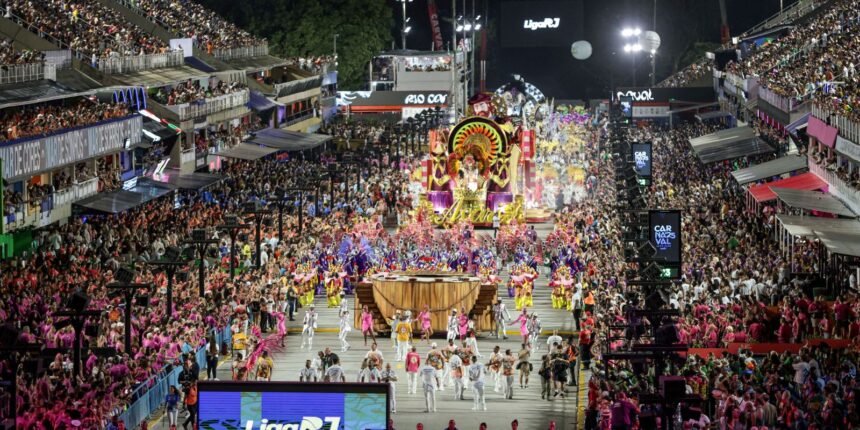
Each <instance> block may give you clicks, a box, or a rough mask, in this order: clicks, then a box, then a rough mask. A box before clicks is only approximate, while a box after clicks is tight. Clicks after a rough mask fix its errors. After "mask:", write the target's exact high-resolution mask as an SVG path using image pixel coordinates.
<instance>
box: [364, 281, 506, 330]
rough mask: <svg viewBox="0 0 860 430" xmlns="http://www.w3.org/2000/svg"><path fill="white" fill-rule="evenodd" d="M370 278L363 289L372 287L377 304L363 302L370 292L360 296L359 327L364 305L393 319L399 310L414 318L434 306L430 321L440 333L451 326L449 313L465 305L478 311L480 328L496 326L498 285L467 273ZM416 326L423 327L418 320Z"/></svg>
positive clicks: (477, 320)
mask: <svg viewBox="0 0 860 430" xmlns="http://www.w3.org/2000/svg"><path fill="white" fill-rule="evenodd" d="M368 281H369V282H368V283H365V284H363V285H360V286H359V288H362V289H365V290H366V289H367V288H370V289H371V291H372V298H373V299H372V300H373V302H374V303H373V304H371V303H361V301H362V297H364V301H365V302H367V301H368V299H369V298H370V297H371V295H370V294H368V293H367V292H365V293H364V294H357V295H356V297H357V300H356V303H355V305H356V312H355V317H356V326H357V327H361V322H360V319H361V306H362V305H364V304H367V305H368V306H369V307H370V308H371V309H373V308H374V307H375V308H376V309H377V310H378V312H380V313H381V315H382V316H384V317H385V318H391V317H392V316H393V315H394V313H395V311H396V310H400V311H401V312H403V311H406V310H410V311H412V318H413V320H415V319H417V317H418V313H419V312H421V311H422V310H423V309H424V305H425V304H426V305H429V306H430V315H431V318H430V322H431V326H432V327H433V331H434V332H436V333H440V332H444V331H446V330H447V329H448V315H449V314H450V313H451V309H455V308H456V309H457V312H458V313H459V312H461V308H465V309H466V313H467V314H469V313H472V312H474V314H475V320H476V329H477V330H479V331H481V330H492V328H493V327H492V324H493V318H492V303H493V302H494V301H495V300H496V292H497V290H496V286H495V285H482V284H481V280H480V279H479V278H477V277H474V276H470V275H467V274H463V273H445V272H441V273H434V272H422V273H402V272H394V273H388V274H376V275H372V276H370V278H369V279H368ZM374 304H375V306H373V305H374ZM414 329H416V330H417V329H420V327H419V325H418V323H417V322H416V324H415V326H414ZM417 333H418V332H417V331H416V337H417V336H418V334H417Z"/></svg>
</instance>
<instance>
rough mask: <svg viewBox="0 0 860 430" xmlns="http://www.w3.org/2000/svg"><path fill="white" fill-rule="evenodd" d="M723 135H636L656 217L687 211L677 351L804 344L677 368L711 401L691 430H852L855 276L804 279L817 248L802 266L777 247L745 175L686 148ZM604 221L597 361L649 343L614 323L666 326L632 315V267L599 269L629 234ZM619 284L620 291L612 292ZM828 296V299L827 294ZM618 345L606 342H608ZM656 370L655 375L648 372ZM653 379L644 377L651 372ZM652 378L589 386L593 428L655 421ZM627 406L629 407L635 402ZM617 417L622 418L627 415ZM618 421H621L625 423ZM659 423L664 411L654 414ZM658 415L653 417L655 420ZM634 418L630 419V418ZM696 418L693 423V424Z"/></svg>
mask: <svg viewBox="0 0 860 430" xmlns="http://www.w3.org/2000/svg"><path fill="white" fill-rule="evenodd" d="M713 130H714V128H713V126H710V127H709V126H706V125H703V124H687V125H683V126H681V127H679V128H676V129H672V130H666V129H659V128H650V129H649V128H645V129H642V128H640V129H637V130H635V131H633V132H631V134H630V135H629V137H630V138H634V137H639V138H642V139H650V140H652V141H653V143H654V145H653V148H654V154H653V162H654V164H653V166H654V176H653V178H654V179H655V182H654V184H653V185H652V187H651V188H650V191H649V198H650V200H651V201H650V203H649V205H648V206H649V207H672V208H679V209H681V210H682V213H683V214H684V215H683V232H682V243H684V247H685V248H684V265H683V267H682V269H681V279H680V281H679V282H675V283H673V285H672V286H671V287H670V288H669V289H668V290H667V291H666V300H667V304H666V305H665V306H667V307H670V308H675V309H677V310H679V311H680V312H681V316H680V317H679V318H678V319H677V321H676V323H675V324H674V326H673V327H674V329H673V330H674V332H675V334H676V336H677V342H680V343H683V344H687V345H689V346H690V347H694V348H724V347H727V346H729V345H730V344H733V343H736V342H740V343H754V344H755V343H768V342H770V343H780V344H785V345H788V344H794V345H801V347H800V350H799V352H794V353H792V352H791V351H794V350H793V349H791V348H786V350H785V351H784V352H771V353H770V354H767V355H765V356H761V355H754V354H752V353H751V352H750V351H745V350H743V349H742V350H741V351H739V352H738V353H737V354H732V353H728V352H725V353H722V354H714V353H711V354H704V355H701V356H697V355H696V354H688V355H687V359H686V361H684V362H682V364H681V365H680V366H679V369H680V370H679V371H680V374H681V375H683V377H684V378H685V381H686V385H687V387H686V390H687V394H699V395H701V396H702V398H703V399H704V403H703V404H702V405H701V409H700V410H701V412H702V413H701V414H689V415H687V414H685V416H687V417H688V419H685V420H684V423H683V424H681V423H678V426H679V427H680V426H681V425H683V427H684V428H696V429H704V428H712V427H714V426H717V428H720V429H735V430H738V429H742V430H751V429H754V428H762V426H765V427H767V428H790V429H798V428H837V427H840V426H847V427H848V428H851V427H856V426H857V425H860V415H858V409H857V407H858V405H857V403H856V394H857V393H856V390H857V386H858V385H857V382H856V363H857V360H858V357H857V352H856V351H857V348H856V346H857V345H858V343H857V342H858V340H860V320H858V318H857V316H858V315H860V302H858V300H857V290H856V287H857V286H856V278H854V277H853V276H852V277H850V278H849V277H846V279H845V280H843V281H841V282H844V283H840V284H839V285H837V286H836V287H835V288H833V289H832V290H830V291H829V293H828V292H826V291H814V290H813V288H812V285H813V284H811V283H809V282H808V281H805V280H802V277H797V276H792V274H796V273H816V272H818V269H819V267H818V258H817V252H818V251H817V249H816V248H815V247H814V246H799V248H798V250H797V251H796V253H795V255H794V256H793V258H792V257H791V256H789V255H786V254H785V253H783V252H782V251H781V250H780V247H779V245H778V244H777V243H775V242H774V241H773V240H772V239H771V238H772V237H773V229H774V228H776V224H775V221H774V215H775V211H774V210H773V208H770V207H766V208H765V209H764V210H762V211H760V212H759V213H750V212H748V211H747V209H746V205H745V203H744V202H745V196H744V190H742V189H739V188H738V187H736V186H733V184H732V183H731V182H732V181H733V179H732V177H731V175H730V174H729V173H730V172H731V171H732V170H733V169H734V168H736V167H738V165H741V166H743V165H746V164H748V162H749V160H737V161H736V162H734V163H730V162H725V163H716V164H710V165H707V166H702V165H701V163H699V162H698V160H697V159H696V158H695V156H694V155H693V154H692V152H691V151H690V148H689V143H688V141H689V139H690V138H691V137H698V136H701V135H704V134H707V133H710V132H712V131H713ZM611 181H612V166H611V163H610V165H609V166H607V168H606V169H605V170H604V171H603V172H602V175H601V183H604V184H605V183H608V186H606V188H605V190H604V191H605V193H598V197H597V199H598V200H599V199H601V198H602V197H599V196H600V195H601V194H605V195H607V196H608V197H606V198H608V199H609V201H611V200H614V196H613V195H612V194H614V190H613V189H612V185H611V184H612V182H611ZM593 204H594V203H593V202H592V201H589V200H585V201H583V202H580V203H578V205H581V206H579V207H574V210H573V211H572V213H573V215H570V216H574V217H576V216H578V215H576V214H587V215H579V216H590V215H591V214H592V213H593V212H590V210H591V209H594V207H593V206H591V205H593ZM594 216H595V217H596V221H598V222H594V223H593V224H592V226H591V227H588V225H589V224H585V223H583V224H584V225H586V227H585V228H584V229H583V230H582V232H581V234H583V235H587V234H592V235H596V236H597V237H600V238H601V239H603V240H601V241H598V245H601V244H602V245H603V246H597V247H596V248H597V249H593V248H595V247H593V246H591V247H589V248H592V249H589V250H588V253H589V254H591V256H594V255H596V256H597V261H596V262H597V263H598V264H597V265H596V269H597V270H596V271H595V274H596V276H594V277H593V278H592V282H593V285H606V286H608V287H610V288H596V289H595V290H594V291H595V295H596V298H597V300H596V302H597V303H598V306H596V308H595V315H594V316H595V317H594V324H595V325H596V328H595V332H597V333H601V334H600V335H599V336H596V339H595V340H596V343H597V346H595V350H596V351H612V350H616V349H618V348H621V347H629V346H630V345H635V344H642V343H649V341H648V340H647V338H640V337H639V335H640V334H641V333H643V332H647V329H645V330H643V331H638V330H635V329H631V330H629V331H626V332H625V331H621V330H616V329H612V330H610V329H609V328H608V324H610V322H611V324H615V325H617V324H619V323H621V324H623V323H628V324H634V325H635V324H648V325H651V324H660V322H659V321H650V322H649V321H647V319H640V318H635V317H633V316H632V315H633V314H631V313H629V311H628V310H629V309H630V308H632V307H637V306H641V303H643V300H644V297H643V296H642V295H641V293H640V292H639V291H638V290H637V289H631V288H628V287H627V286H626V285H625V281H624V279H623V278H618V277H617V276H618V275H617V274H618V273H623V271H622V269H623V267H621V268H619V267H615V266H613V265H612V264H610V263H605V264H603V265H601V264H599V263H600V262H601V261H602V259H601V258H600V257H599V256H600V255H601V250H602V249H603V247H604V246H607V245H608V244H613V243H617V241H618V239H619V238H618V237H616V236H617V235H619V234H620V231H621V229H620V228H619V227H620V225H619V223H618V220H617V219H616V216H615V215H613V214H609V215H596V214H595V215H594ZM612 286H618V287H620V288H618V287H615V288H611V287H612ZM828 294H829V295H828ZM610 335H612V336H616V337H614V338H612V339H609V338H607V337H604V336H610ZM818 339H843V340H847V341H848V342H850V344H849V346H848V347H847V348H830V347H828V346H827V345H823V346H822V345H819V344H816V343H815V342H814V341H816V340H818ZM650 367H651V368H652V369H653V366H650ZM646 369H647V368H646ZM652 377H653V371H648V370H644V369H643V368H642V367H641V365H640V364H638V363H635V362H633V363H630V362H627V361H612V362H608V363H607V362H601V363H599V364H598V369H597V370H596V371H595V372H594V373H593V374H592V380H591V382H590V383H589V388H588V406H587V417H586V418H587V420H586V423H585V425H586V429H595V428H609V427H610V425H611V426H612V427H613V428H614V427H615V426H616V425H622V426H624V428H631V427H632V426H634V425H635V424H636V423H635V421H636V416H637V413H641V414H643V415H644V414H653V413H654V412H655V411H654V410H651V411H647V410H646V409H647V408H646V407H645V406H644V405H640V404H639V399H641V397H642V395H645V394H652V393H655V392H656V391H657V387H655V386H654V385H653V384H652V383H651V381H652ZM628 397H629V398H628ZM619 411H620V412H619ZM617 412H618V413H617ZM657 415H659V413H657ZM652 416H653V415H652ZM631 417H632V418H631ZM690 417H693V418H690Z"/></svg>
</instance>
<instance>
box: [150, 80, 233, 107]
mask: <svg viewBox="0 0 860 430" xmlns="http://www.w3.org/2000/svg"><path fill="white" fill-rule="evenodd" d="M246 88H247V86H246V85H245V84H242V83H239V82H232V83H229V82H226V81H218V82H217V83H212V82H211V81H210V83H209V85H202V84H201V83H200V81H194V80H191V79H189V80H188V81H186V82H184V83H181V84H176V85H174V86H173V87H161V88H159V89H158V91H157V92H155V94H153V96H152V97H153V99H155V101H157V102H159V103H161V104H165V105H168V106H172V105H180V104H185V103H195V102H198V101H201V100H203V99H208V98H212V97H218V96H223V95H225V94H232V93H237V92H240V91H242V90H244V89H246Z"/></svg>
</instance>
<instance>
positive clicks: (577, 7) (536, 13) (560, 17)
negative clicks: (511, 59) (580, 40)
mask: <svg viewBox="0 0 860 430" xmlns="http://www.w3.org/2000/svg"><path fill="white" fill-rule="evenodd" d="M582 4H583V2H582V0H555V1H505V2H503V3H502V14H501V15H502V25H501V29H502V46H503V47H506V48H544V47H549V46H557V47H561V46H565V47H569V46H570V44H571V43H572V41H574V40H576V38H577V37H578V35H580V34H582V28H583V24H582V17H583V14H582V11H583V7H582Z"/></svg>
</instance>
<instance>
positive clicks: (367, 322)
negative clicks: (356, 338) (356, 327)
mask: <svg viewBox="0 0 860 430" xmlns="http://www.w3.org/2000/svg"><path fill="white" fill-rule="evenodd" d="M372 328H373V314H371V313H370V312H362V313H361V331H362V332H367V331H370V330H371V329H372Z"/></svg>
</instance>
